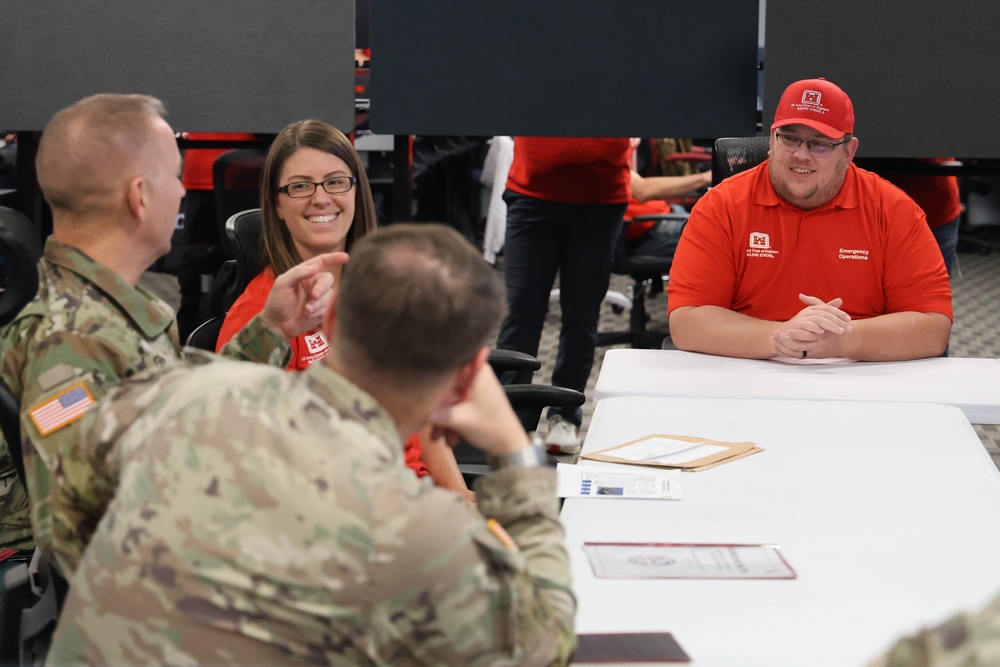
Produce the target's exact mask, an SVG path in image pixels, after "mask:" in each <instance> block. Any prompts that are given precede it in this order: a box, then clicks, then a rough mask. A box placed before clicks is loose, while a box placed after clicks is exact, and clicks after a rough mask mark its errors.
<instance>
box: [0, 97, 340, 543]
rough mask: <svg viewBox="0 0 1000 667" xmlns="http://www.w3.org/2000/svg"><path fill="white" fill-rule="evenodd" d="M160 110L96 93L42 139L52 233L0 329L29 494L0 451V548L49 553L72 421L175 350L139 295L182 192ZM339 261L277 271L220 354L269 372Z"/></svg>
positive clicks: (171, 325) (144, 295)
mask: <svg viewBox="0 0 1000 667" xmlns="http://www.w3.org/2000/svg"><path fill="white" fill-rule="evenodd" d="M162 114H163V106H162V104H161V103H160V102H159V101H158V100H156V99H154V98H151V97H147V96H142V95H97V96H94V97H90V98H87V99H85V100H82V101H81V102H78V103H77V104H74V105H73V106H71V107H69V108H67V109H64V110H63V111H60V112H59V113H57V114H56V115H55V116H54V117H53V119H52V121H51V122H50V123H49V126H48V127H47V128H46V130H45V132H44V134H43V136H42V139H41V143H40V145H39V150H38V158H37V171H38V180H39V184H40V185H41V188H42V191H43V192H44V194H45V197H46V200H47V201H48V202H49V204H50V205H51V207H52V215H53V233H52V236H51V237H50V238H49V239H48V241H47V242H46V245H45V252H44V255H43V257H42V259H41V261H40V262H39V265H38V271H39V291H38V295H37V296H36V298H35V299H34V300H33V301H32V302H31V303H30V304H28V306H27V307H25V308H24V310H23V311H22V312H21V313H20V314H19V315H18V317H17V318H16V319H15V320H14V321H13V322H11V323H10V324H9V325H8V326H7V327H5V328H4V330H3V331H2V332H0V354H2V373H3V378H4V380H6V382H7V384H8V385H10V388H11V390H12V391H13V392H14V394H15V395H16V396H19V397H20V401H21V423H22V440H23V442H22V450H23V455H24V465H25V472H26V475H27V485H28V489H27V493H26V492H25V489H24V487H23V485H22V484H21V483H20V480H19V479H18V478H17V477H16V475H15V473H14V466H13V462H12V460H11V456H10V452H9V451H8V449H7V446H6V444H3V446H2V448H0V488H2V489H3V490H5V492H6V493H5V496H4V497H3V498H0V524H2V532H0V546H14V547H18V548H27V547H29V546H30V545H31V543H32V532H33V533H34V542H35V543H36V544H38V545H39V546H40V547H42V548H43V550H44V549H47V547H48V545H49V543H50V541H51V513H50V502H49V498H50V479H49V477H50V470H51V467H52V457H53V455H54V454H55V453H56V452H57V451H59V449H60V448H61V446H62V445H64V444H66V443H73V442H75V440H76V426H77V423H76V420H77V419H79V418H80V417H82V415H83V414H84V412H85V411H86V410H87V408H88V407H89V406H90V405H92V404H93V403H94V402H95V401H97V400H98V399H99V398H100V397H101V396H102V395H103V394H104V393H106V392H107V390H108V389H109V388H110V387H112V386H114V385H115V384H117V383H118V381H119V380H121V379H122V378H125V377H128V376H130V375H132V374H134V373H138V372H140V371H143V370H146V369H149V368H155V367H158V366H163V365H165V364H168V363H171V362H173V361H175V360H176V359H177V358H178V357H179V356H180V355H181V348H180V345H179V342H178V340H177V326H176V324H175V322H174V315H173V312H172V311H171V310H170V308H169V307H168V306H167V305H166V304H165V303H163V302H162V301H160V300H158V299H156V298H155V297H154V296H152V295H151V294H150V293H149V292H147V291H145V290H143V289H142V288H141V287H138V286H137V283H138V281H139V277H140V276H141V274H142V273H143V271H145V270H146V268H148V266H149V265H150V264H152V262H153V261H154V260H156V259H157V258H158V257H160V256H162V255H163V254H165V253H166V252H167V251H168V250H169V249H170V239H171V236H172V234H173V229H174V224H175V221H176V219H177V210H178V207H179V205H180V200H181V197H182V196H183V195H184V188H183V187H181V184H180V181H179V173H180V165H181V162H180V153H179V152H178V150H177V143H176V141H175V139H174V135H173V131H172V130H171V129H170V126H169V125H168V124H167V123H166V121H165V120H164V119H163V118H162ZM317 259H318V258H317ZM343 260H344V257H343V256H327V257H325V258H323V259H322V260H320V261H319V262H317V263H316V264H314V265H313V266H312V267H307V268H306V269H305V270H304V271H303V272H301V273H299V274H296V275H289V274H285V276H282V278H283V279H285V282H284V284H283V285H282V287H281V288H280V289H279V287H278V285H277V284H276V285H275V289H274V292H273V293H272V297H273V298H272V301H271V302H269V304H270V311H269V312H266V313H265V312H262V313H261V317H260V318H259V319H258V320H256V321H252V322H250V323H249V324H248V325H247V327H246V328H245V329H244V331H242V332H241V333H240V335H239V336H237V338H236V339H234V341H233V344H232V345H231V346H230V347H229V348H227V350H225V351H224V353H225V354H227V355H229V356H233V357H236V358H242V359H250V360H256V361H268V360H271V361H273V362H274V363H281V362H282V360H283V359H284V358H285V356H286V355H287V353H288V345H287V343H285V342H284V341H285V340H287V339H288V337H289V336H293V335H296V334H298V333H301V332H302V331H305V330H308V329H309V327H314V326H316V324H317V322H318V321H319V317H318V314H319V313H321V312H322V310H323V309H324V308H325V306H326V305H327V303H328V302H329V300H330V298H331V296H332V293H331V291H330V282H331V280H330V278H329V274H328V273H327V271H328V270H329V268H330V267H332V266H333V265H335V264H336V263H342V262H343ZM289 273H291V272H289ZM318 276H320V277H318ZM300 290H307V291H302V292H301V296H300ZM306 294H308V295H309V298H310V299H311V300H312V301H311V302H310V303H308V304H306V303H305V298H306V297H305V296H304V295H306ZM29 497H30V498H31V499H32V501H33V502H31V503H29V502H28V499H29ZM32 529H33V531H32Z"/></svg>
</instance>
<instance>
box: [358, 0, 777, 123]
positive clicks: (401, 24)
mask: <svg viewBox="0 0 1000 667" xmlns="http://www.w3.org/2000/svg"><path fill="white" fill-rule="evenodd" d="M371 10H372V16H371V45H372V58H373V61H372V75H371V76H372V78H371V99H372V116H371V124H372V129H373V130H374V131H376V132H381V133H387V134H430V135H434V134H461V135H495V134H521V135H548V136H648V137H658V136H664V137H665V136H676V137H715V136H720V135H726V134H735V135H741V134H742V135H745V134H753V132H754V129H755V120H756V100H757V74H756V64H757V25H758V9H757V3H756V2H753V1H752V0H749V1H748V0H629V1H628V2H609V1H608V0H574V1H573V2H552V1H549V0H541V1H540V0H501V1H497V0H476V1H475V2H470V1H469V0H427V1H426V2H412V0H377V1H376V2H372V8H371Z"/></svg>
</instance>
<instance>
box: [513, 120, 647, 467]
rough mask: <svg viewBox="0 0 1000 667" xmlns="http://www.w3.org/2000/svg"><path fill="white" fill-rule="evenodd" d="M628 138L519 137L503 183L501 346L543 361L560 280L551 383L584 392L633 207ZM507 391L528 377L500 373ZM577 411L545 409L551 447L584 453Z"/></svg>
mask: <svg viewBox="0 0 1000 667" xmlns="http://www.w3.org/2000/svg"><path fill="white" fill-rule="evenodd" d="M630 154H631V146H630V143H629V139H628V138H623V139H581V138H551V137H515V138H514V161H513V163H512V164H511V168H510V172H509V173H508V176H507V190H506V192H505V193H504V201H505V202H506V203H507V228H506V234H505V241H504V281H505V283H506V287H507V305H508V310H509V313H508V315H507V319H506V320H505V321H504V323H503V325H502V326H501V328H500V335H499V337H498V339H497V347H498V348H501V349H507V350H517V351H519V352H525V353H527V354H531V355H537V354H538V344H539V341H540V339H541V334H542V327H543V325H544V323H545V316H546V314H547V313H548V307H549V292H550V291H551V290H552V286H553V284H554V281H555V277H556V274H557V273H558V274H559V304H560V306H561V308H562V328H561V330H560V334H559V352H558V355H557V358H556V364H555V368H554V369H553V372H552V384H554V385H556V386H559V387H568V388H570V389H576V390H577V391H583V390H584V389H586V387H587V379H588V378H589V377H590V371H591V368H592V366H593V363H594V349H595V348H596V346H597V323H598V318H599V315H600V308H601V301H602V300H603V298H604V295H605V293H606V292H607V289H608V282H609V280H610V277H611V265H612V260H613V258H614V248H615V243H616V241H617V238H618V234H619V233H620V230H621V224H622V215H623V214H624V212H625V207H626V205H627V204H628V200H629V156H630ZM502 380H503V381H504V382H505V383H513V382H530V381H531V374H530V372H518V371H509V372H507V373H504V375H503V378H502ZM582 418H583V414H582V411H581V410H580V409H579V408H556V407H553V408H549V411H548V434H547V436H546V444H547V446H548V448H549V451H551V452H554V453H574V452H578V451H579V450H580V434H579V433H580V424H581V421H582Z"/></svg>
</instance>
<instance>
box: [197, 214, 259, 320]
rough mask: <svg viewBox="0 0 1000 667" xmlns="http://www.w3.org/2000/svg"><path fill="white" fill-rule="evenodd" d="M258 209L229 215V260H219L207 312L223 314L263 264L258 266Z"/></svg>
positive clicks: (217, 314)
mask: <svg viewBox="0 0 1000 667" xmlns="http://www.w3.org/2000/svg"><path fill="white" fill-rule="evenodd" d="M260 233H261V232H260V209H259V208H254V209H249V210H246V211H241V212H240V213H237V214H235V215H231V216H229V218H228V219H227V220H226V227H225V234H226V239H227V244H226V246H227V248H228V252H229V254H230V256H231V257H232V259H227V260H226V261H225V262H223V263H222V268H220V269H219V273H218V274H216V276H215V280H213V281H212V286H211V287H209V289H208V298H207V302H208V315H209V317H217V316H219V315H225V314H226V313H227V312H228V311H229V309H230V308H231V307H232V305H233V303H235V302H236V299H238V298H240V295H241V294H243V291H244V290H245V289H246V288H247V285H249V284H250V281H251V280H253V279H254V278H255V277H256V276H257V274H258V273H260V271H261V269H262V268H263V266H261V265H260V260H259V257H260Z"/></svg>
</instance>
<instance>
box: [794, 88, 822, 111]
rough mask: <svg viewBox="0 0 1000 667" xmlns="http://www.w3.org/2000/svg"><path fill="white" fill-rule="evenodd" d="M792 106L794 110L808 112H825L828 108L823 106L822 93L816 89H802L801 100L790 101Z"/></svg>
mask: <svg viewBox="0 0 1000 667" xmlns="http://www.w3.org/2000/svg"><path fill="white" fill-rule="evenodd" d="M791 106H792V108H793V109H795V110H796V111H800V112H801V111H808V112H810V113H818V114H825V113H829V111H830V109H829V108H828V107H825V106H823V93H821V92H820V91H818V90H803V91H802V101H801V102H799V103H798V104H795V103H794V102H793V103H792V105H791Z"/></svg>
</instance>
